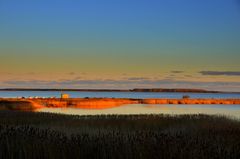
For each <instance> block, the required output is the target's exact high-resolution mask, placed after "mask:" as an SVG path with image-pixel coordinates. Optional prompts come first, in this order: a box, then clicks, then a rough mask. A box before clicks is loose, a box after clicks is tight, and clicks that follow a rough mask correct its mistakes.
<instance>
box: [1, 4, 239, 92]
mask: <svg viewBox="0 0 240 159" xmlns="http://www.w3.org/2000/svg"><path fill="white" fill-rule="evenodd" d="M0 88H109V89H110V88H114V89H132V88H201V89H207V90H224V91H239V92H240V1H239V0H201V1H199V0H181V1H179V0H167V1H166V0H165V1H163V0H101V1H99V0H34V1H33V0H21V1H19V0H0Z"/></svg>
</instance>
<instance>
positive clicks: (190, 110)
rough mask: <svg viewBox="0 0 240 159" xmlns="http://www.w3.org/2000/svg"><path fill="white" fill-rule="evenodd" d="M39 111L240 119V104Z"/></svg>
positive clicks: (138, 105) (48, 109)
mask: <svg viewBox="0 0 240 159" xmlns="http://www.w3.org/2000/svg"><path fill="white" fill-rule="evenodd" d="M38 111H39V112H49V113H59V114H69V115H109V114H112V115H130V114H131V115H134V114H168V115H182V114H208V115H224V116H227V117H231V118H235V119H240V105H147V104H132V105H122V106H119V107H115V108H108V109H79V108H44V109H40V110H38Z"/></svg>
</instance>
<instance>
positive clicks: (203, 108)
mask: <svg viewBox="0 0 240 159" xmlns="http://www.w3.org/2000/svg"><path fill="white" fill-rule="evenodd" d="M64 93H67V94H69V95H70V97H72V98H85V97H90V98H91V97H97V98H104V97H108V98H142V99H144V98H182V96H183V95H189V96H190V97H191V98H240V94H239V93H164V92H161V93H152V92H74V91H72V92H64ZM60 94H61V92H59V91H0V97H4V98H14V97H22V96H23V97H30V96H31V97H34V96H38V97H60ZM37 111H39V112H49V113H60V114H69V115H107V114H115V115H122V114H123V115H128V114H170V115H179V114H208V115H224V116H228V117H231V118H237V119H240V105H146V104H133V105H122V106H118V107H114V108H108V109H79V108H44V109H39V110H37Z"/></svg>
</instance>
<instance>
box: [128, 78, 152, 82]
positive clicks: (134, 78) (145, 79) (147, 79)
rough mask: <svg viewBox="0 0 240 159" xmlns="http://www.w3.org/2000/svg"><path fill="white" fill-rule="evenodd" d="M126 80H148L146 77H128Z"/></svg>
mask: <svg viewBox="0 0 240 159" xmlns="http://www.w3.org/2000/svg"><path fill="white" fill-rule="evenodd" d="M127 80H129V81H142V80H149V78H147V77H130V78H127Z"/></svg>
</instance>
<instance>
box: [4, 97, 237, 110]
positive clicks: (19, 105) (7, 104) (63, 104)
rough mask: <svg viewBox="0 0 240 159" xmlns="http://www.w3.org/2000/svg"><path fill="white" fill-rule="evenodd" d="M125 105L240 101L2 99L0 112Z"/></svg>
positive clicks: (234, 101)
mask: <svg viewBox="0 0 240 159" xmlns="http://www.w3.org/2000/svg"><path fill="white" fill-rule="evenodd" d="M125 104H208V105H211V104H223V105H229V104H231V105H233V104H236V105H237V104H240V99H130V98H129V99H128V98H70V99H60V98H54V99H42V98H38V99H17V98H9V99H4V98H2V99H0V110H1V109H2V110H4V109H10V110H34V109H39V108H44V107H49V108H68V107H71V108H81V109H106V108H112V107H117V106H121V105H125Z"/></svg>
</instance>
